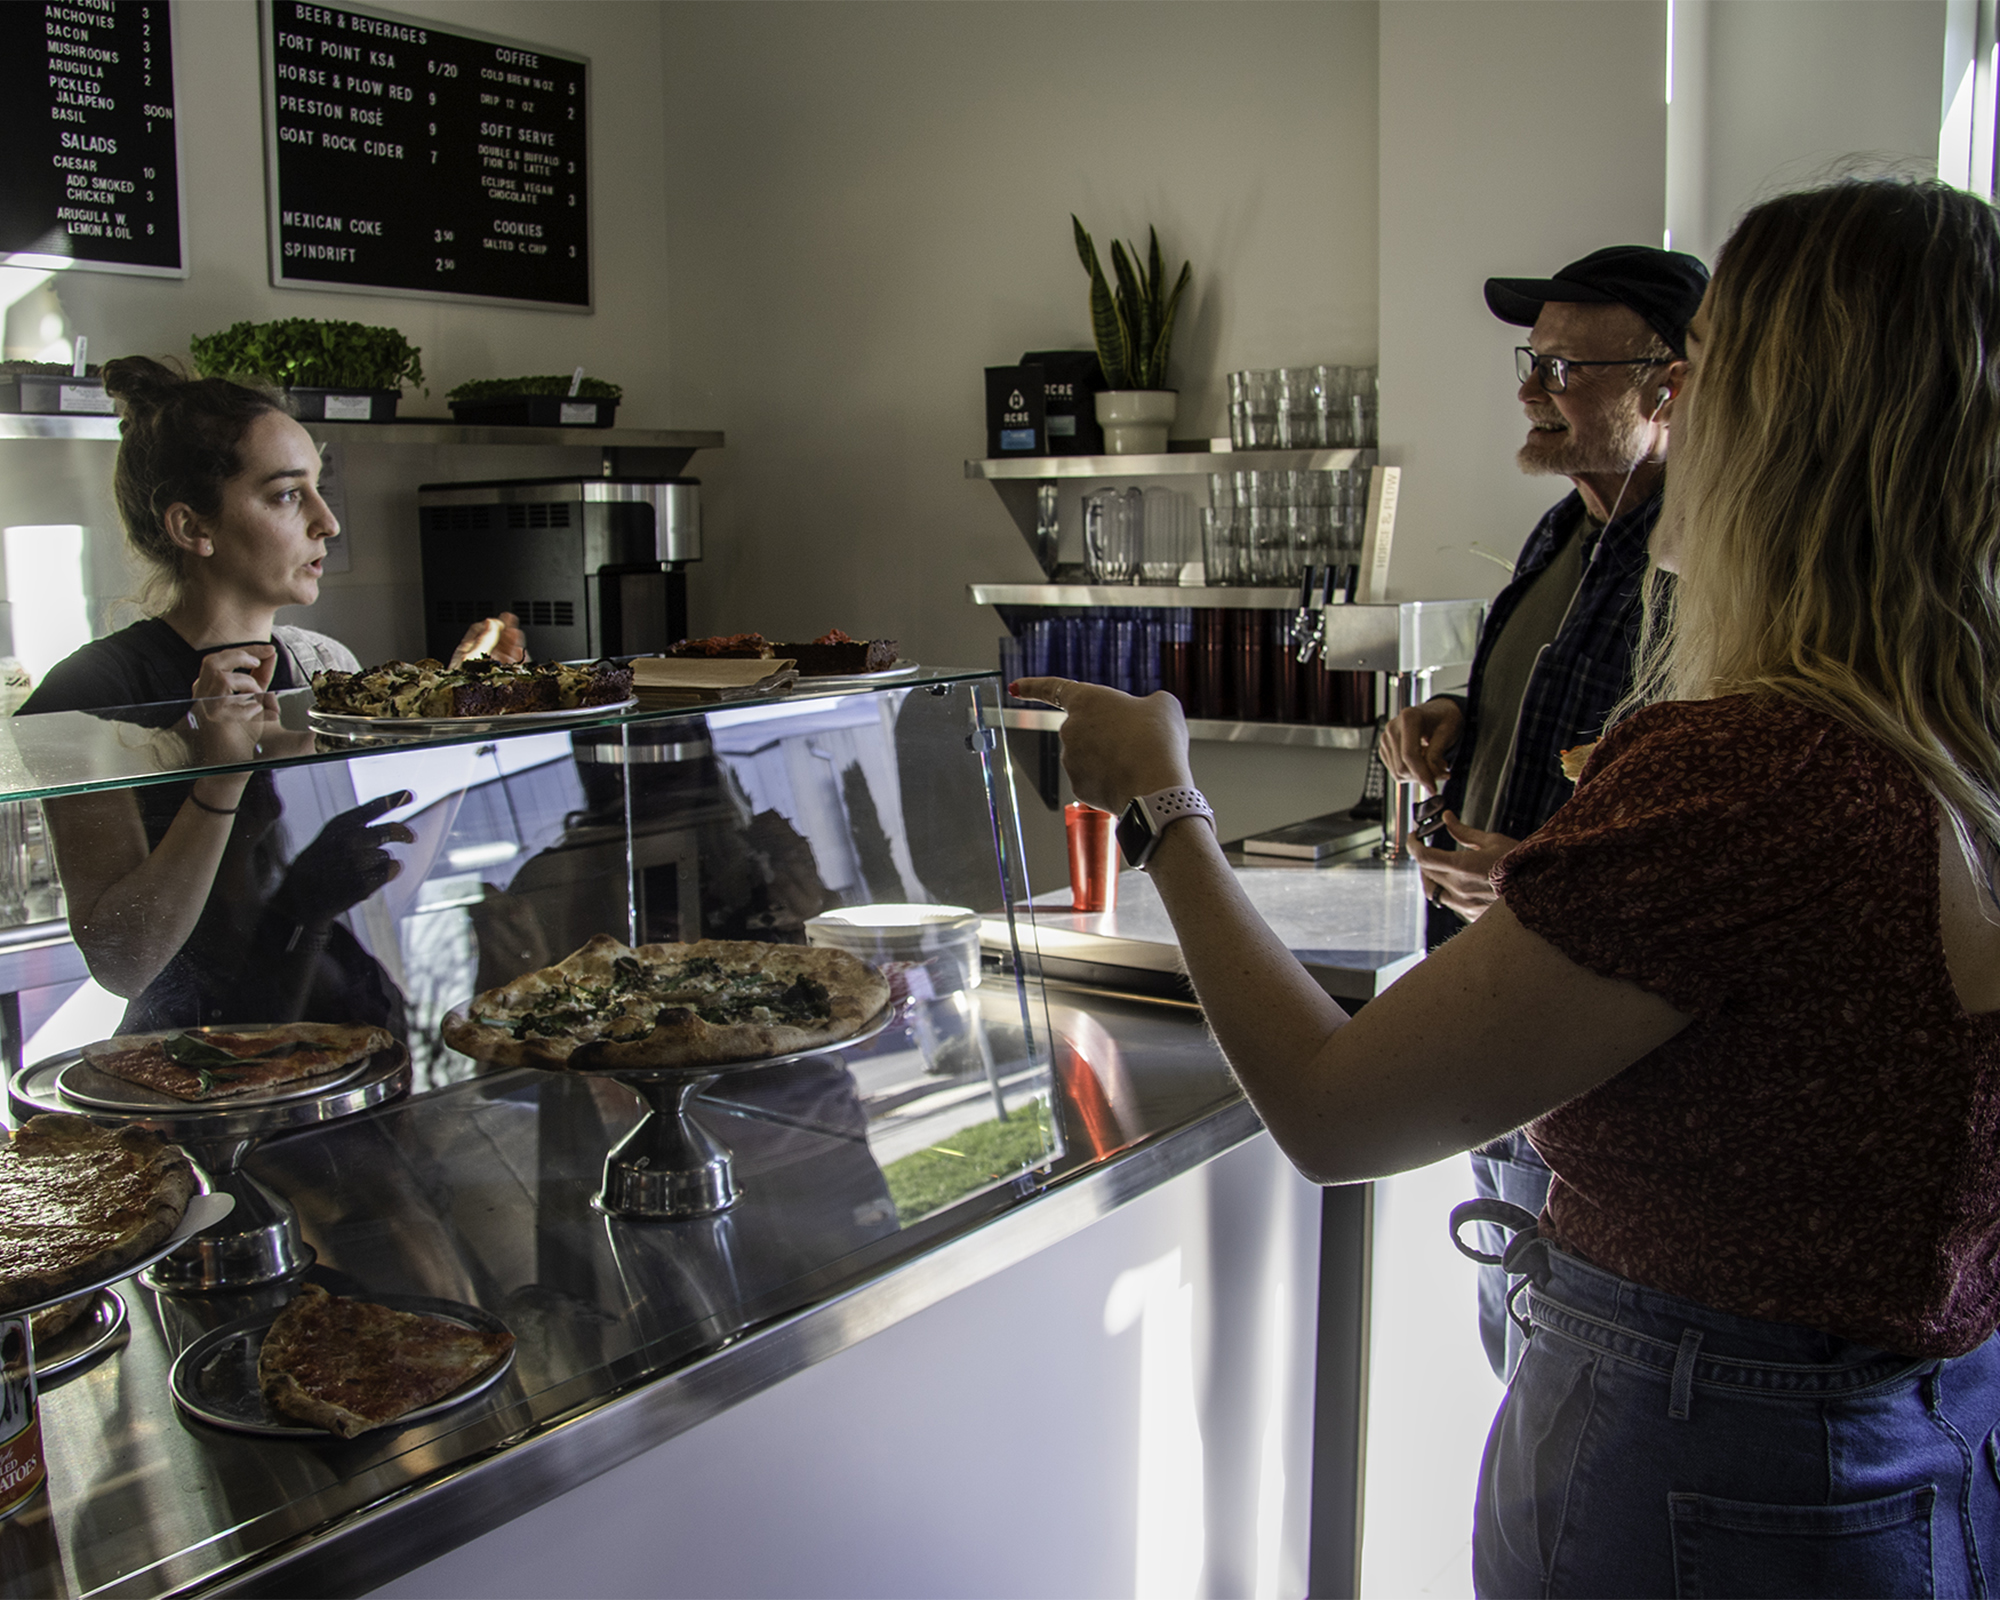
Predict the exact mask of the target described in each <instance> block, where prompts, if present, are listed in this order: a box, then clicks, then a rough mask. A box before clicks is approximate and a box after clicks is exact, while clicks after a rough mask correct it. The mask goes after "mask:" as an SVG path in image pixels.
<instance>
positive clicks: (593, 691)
mask: <svg viewBox="0 0 2000 1600" xmlns="http://www.w3.org/2000/svg"><path fill="white" fill-rule="evenodd" d="M312 686H313V700H314V707H315V709H316V710H319V711H324V712H330V713H332V714H333V715H335V716H342V717H506V716H515V715H518V714H520V713H522V712H526V711H577V710H583V709H587V708H589V707H591V706H609V705H618V704H620V703H622V702H623V701H626V700H629V699H631V698H632V669H631V668H630V667H623V666H620V665H618V664H617V663H616V662H614V661H591V662H568V661H535V662H525V661H513V662H510V661H494V660H492V659H490V658H488V657H483V656H481V657H475V658H473V659H472V660H469V661H462V662H460V663H459V664H458V665H457V666H455V667H448V666H446V665H445V664H444V663H443V662H442V661H434V660H430V659H428V658H426V659H425V660H422V661H385V662H383V663H382V665H380V666H377V667H369V668H367V669H366V670H365V671H361V672H316V673H314V674H313V680H312Z"/></svg>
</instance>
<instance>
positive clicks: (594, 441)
mask: <svg viewBox="0 0 2000 1600" xmlns="http://www.w3.org/2000/svg"><path fill="white" fill-rule="evenodd" d="M303 426H304V428H305V430H306V431H307V432H308V433H310V434H311V435H312V436H313V437H314V438H316V439H323V440H326V441H328V442H330V443H333V442H337V443H343V444H421V445H452V444H478V445H487V444H510V445H569V446H585V447H589V448H594V449H604V448H605V447H607V446H609V447H611V448H613V449H629V450H684V451H687V452H688V453H689V454H692V453H693V452H694V451H696V450H719V449H720V448H721V447H722V435H721V434H720V433H719V432H715V431H712V430H696V429H687V428H487V427H478V428H475V427H461V426H460V425H459V424H458V423H456V422H453V421H451V420H450V419H449V418H448V417H411V418H408V419H407V420H404V421H401V422H307V423H305V424H303ZM117 438H118V419H117V418H116V417H84V416H59V415H56V414H54V413H41V412H26V411H9V412H0V439H108V440H110V441H112V442H114V443H115V442H116V441H117Z"/></svg>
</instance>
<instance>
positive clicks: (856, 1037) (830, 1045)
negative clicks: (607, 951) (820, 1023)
mask: <svg viewBox="0 0 2000 1600" xmlns="http://www.w3.org/2000/svg"><path fill="white" fill-rule="evenodd" d="M471 1014H472V1002H471V1001H470V1000H468V1001H466V1002H465V1003H464V1004H462V1005H456V1006H453V1007H452V1008H451V1010H450V1012H448V1013H447V1016H446V1020H450V1019H451V1018H454V1017H455V1018H460V1019H464V1018H466V1017H469V1016H470V1015H471ZM895 1017H896V1002H895V1001H893V1000H892V1001H890V1002H889V1004H887V1005H886V1006H884V1007H883V1008H882V1009H881V1010H880V1011H878V1012H876V1013H875V1015H874V1016H872V1017H870V1018H869V1019H868V1020H867V1021H866V1022H864V1023H863V1024H862V1025H861V1026H860V1028H859V1029H857V1030H856V1031H855V1032H853V1033H850V1034H848V1035H847V1037H845V1038H844V1039H832V1040H829V1041H828V1042H827V1043H825V1044H816V1045H814V1046H812V1047H811V1048H810V1049H807V1050H788V1051H787V1052H785V1054H783V1055H778V1056H759V1057H757V1058H755V1059H753V1060H750V1061H713V1062H708V1063H706V1064H704V1065H702V1066H690V1067H537V1068H535V1069H534V1070H536V1071H538V1072H568V1073H572V1074H574V1075H575V1076H577V1077H582V1078H616V1079H617V1080H618V1081H619V1082H620V1083H693V1082H698V1081H706V1080H707V1079H710V1078H719V1077H722V1076H723V1075H725V1074H728V1073H736V1072H755V1071H756V1070H757V1069H758V1068H760V1067H778V1066H783V1065H784V1064H785V1063H786V1062H788V1061H803V1060H804V1059H805V1058H806V1057H807V1056H822V1055H826V1054H828V1053H829V1052H830V1051H834V1050H851V1049H853V1048H854V1047H855V1046H856V1045H860V1044H866V1043H867V1042H868V1041H869V1040H870V1039H873V1038H874V1037H875V1036H876V1035H877V1034H878V1033H880V1032H881V1031H882V1030H883V1029H884V1028H886V1027H888V1026H889V1024H890V1023H891V1022H893V1021H894V1020H895Z"/></svg>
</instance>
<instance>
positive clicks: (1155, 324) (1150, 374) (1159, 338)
mask: <svg viewBox="0 0 2000 1600" xmlns="http://www.w3.org/2000/svg"><path fill="white" fill-rule="evenodd" d="M1069 220H1070V223H1071V225H1072V226H1073V227H1074V228H1075V229H1076V253H1077V257H1078V259H1079V260H1081V261H1082V262H1083V270H1084V271H1085V272H1087V273H1089V274H1090V327H1091V332H1092V334H1093V335H1094V336H1095V338H1096V340H1097V359H1098V361H1099V362H1100V363H1101V364H1102V365H1103V367H1104V381H1105V388H1104V390H1103V391H1102V392H1101V393H1100V394H1099V395H1098V396H1097V420H1098V421H1099V422H1100V423H1102V424H1103V425H1104V448H1105V451H1106V452H1107V453H1108V454H1110V455H1114V456H1123V455H1159V454H1162V453H1164V452H1165V450H1166V448H1167V429H1168V428H1169V427H1170V426H1171V425H1172V423H1173V420H1174V407H1175V404H1176V402H1177V401H1178V400H1179V396H1178V394H1176V393H1175V391H1174V390H1172V389H1170V388H1168V387H1167V355H1168V352H1169V351H1170V350H1171V348H1172V346H1173V339H1174V315H1175V313H1176V312H1177V311H1178V310H1179V309H1180V303H1181V295H1182V294H1183V293H1184V292H1185V291H1186V289H1187V286H1188V283H1189V281H1190V280H1191V279H1192V278H1193V276H1194V269H1193V267H1192V266H1191V265H1190V264H1189V263H1187V262H1185V261H1183V262H1182V263H1181V271H1180V276H1179V277H1178V278H1176V279H1175V280H1174V285H1173V288H1171V289H1169V288H1168V287H1167V275H1166V267H1165V265H1164V263H1163V262H1162V261H1161V259H1160V235H1159V233H1158V231H1157V230H1155V229H1153V228H1148V229H1147V230H1146V258H1145V262H1144V264H1143V265H1141V264H1140V263H1139V261H1138V255H1139V252H1138V250H1137V249H1136V248H1134V249H1131V250H1129V251H1128V250H1127V249H1126V247H1125V246H1124V245H1123V244H1122V243H1121V242H1119V241H1118V240H1116V239H1114V240H1112V241H1111V271H1112V276H1113V277H1115V278H1116V279H1117V280H1118V283H1117V288H1116V289H1113V288H1112V286H1111V284H1110V283H1109V282H1108V281H1107V280H1106V278H1105V276H1104V269H1103V267H1101V266H1100V265H1099V264H1098V260H1097V245H1096V244H1095V242H1094V241H1093V240H1092V239H1091V237H1090V233H1089V231H1088V230H1087V229H1086V228H1085V227H1084V225H1083V224H1082V223H1081V222H1079V221H1078V220H1077V218H1076V216H1075V214H1074V213H1071V215H1070V219H1069Z"/></svg>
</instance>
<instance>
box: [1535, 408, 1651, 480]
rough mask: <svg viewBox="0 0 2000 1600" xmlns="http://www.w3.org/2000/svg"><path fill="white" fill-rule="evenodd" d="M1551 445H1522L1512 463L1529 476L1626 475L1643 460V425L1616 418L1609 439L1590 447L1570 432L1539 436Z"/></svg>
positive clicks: (1638, 420)
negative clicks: (1599, 473)
mask: <svg viewBox="0 0 2000 1600" xmlns="http://www.w3.org/2000/svg"><path fill="white" fill-rule="evenodd" d="M1538 437H1544V438H1547V439H1549V440H1551V441H1554V440H1560V441H1561V443H1560V444H1556V443H1551V444H1548V445H1543V446H1541V447H1540V448H1538V447H1537V446H1536V445H1535V444H1533V443H1528V444H1523V445H1522V446H1521V448H1520V449H1519V450H1517V451H1515V452H1514V464H1515V465H1516V466H1517V467H1519V468H1520V469H1521V471H1522V472H1523V473H1525V474H1527V475H1528V476H1529V477H1553V478H1569V477H1574V476H1576V475H1577V474H1578V473H1585V472H1630V471H1631V470H1632V469H1633V468H1634V467H1635V466H1637V465H1638V464H1639V463H1640V462H1642V461H1644V460H1645V459H1646V424H1645V421H1644V419H1642V418H1640V417H1638V416H1636V415H1634V416H1631V417H1620V418H1619V419H1618V422H1617V425H1616V426H1615V428H1614V430H1613V432H1612V436H1611V437H1610V438H1607V439H1600V440H1598V441H1596V442H1595V443H1594V444H1589V443H1579V442H1578V440H1577V437H1576V434H1575V432H1574V431H1572V432H1568V433H1552V434H1547V435H1541V436H1538Z"/></svg>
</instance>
